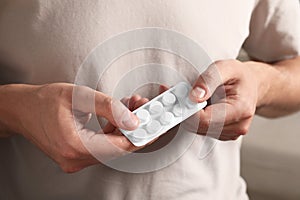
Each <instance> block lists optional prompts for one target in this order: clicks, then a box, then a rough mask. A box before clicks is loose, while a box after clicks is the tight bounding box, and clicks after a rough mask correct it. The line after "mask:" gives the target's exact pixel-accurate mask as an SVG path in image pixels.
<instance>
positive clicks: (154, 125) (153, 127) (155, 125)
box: [146, 120, 161, 134]
mask: <svg viewBox="0 0 300 200" xmlns="http://www.w3.org/2000/svg"><path fill="white" fill-rule="evenodd" d="M146 128H147V131H148V132H149V133H150V134H154V133H156V132H157V131H159V130H160V128H161V125H160V123H159V122H158V121H157V120H153V121H152V122H150V123H149V124H148V125H147V127H146Z"/></svg>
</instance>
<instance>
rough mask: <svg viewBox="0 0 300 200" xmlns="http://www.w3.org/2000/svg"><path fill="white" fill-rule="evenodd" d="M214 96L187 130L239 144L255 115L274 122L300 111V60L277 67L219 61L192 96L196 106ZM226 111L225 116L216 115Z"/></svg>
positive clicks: (198, 81)
mask: <svg viewBox="0 0 300 200" xmlns="http://www.w3.org/2000/svg"><path fill="white" fill-rule="evenodd" d="M214 96H216V98H212V99H214V100H213V103H212V104H211V105H209V106H207V107H206V108H205V109H204V110H201V111H200V112H198V113H197V114H196V115H195V116H193V118H194V120H191V119H189V120H187V121H186V123H187V124H188V125H189V126H186V127H189V128H191V129H194V130H196V131H197V133H199V134H201V135H206V134H208V135H213V136H216V137H218V139H220V140H236V139H237V138H238V137H239V136H241V135H245V134H246V133H247V132H248V130H249V127H250V124H251V122H252V119H253V117H254V115H255V114H257V115H260V116H263V117H267V118H275V117H281V116H284V115H288V114H291V113H293V112H296V111H298V110H299V109H300V98H299V97H300V57H296V58H293V59H289V60H284V61H280V62H276V63H274V64H266V63H263V62H254V61H249V62H240V61H237V60H222V61H218V62H216V63H214V64H213V65H211V66H210V67H209V68H208V69H207V70H206V71H205V72H204V73H203V74H201V75H200V76H199V78H198V80H197V81H196V82H195V83H194V86H193V90H192V91H191V92H190V98H191V100H192V101H195V102H203V101H205V100H208V99H209V98H211V97H214ZM224 111H225V115H224V114H220V115H218V114H216V113H218V112H221V113H224ZM213 113H215V115H213ZM195 119H198V122H197V123H195ZM199 119H200V120H199ZM211 127H213V128H211ZM209 128H210V129H209ZM208 130H209V132H207V131H208ZM214 130H216V131H217V132H218V133H214Z"/></svg>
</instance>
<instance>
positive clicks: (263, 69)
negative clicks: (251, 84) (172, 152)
mask: <svg viewBox="0 0 300 200" xmlns="http://www.w3.org/2000/svg"><path fill="white" fill-rule="evenodd" d="M245 64H246V65H247V66H248V68H249V70H250V71H251V72H252V74H253V76H252V77H254V81H255V82H256V84H255V85H256V88H257V102H256V108H257V109H259V108H261V107H264V106H267V105H268V104H269V103H270V99H269V92H270V88H271V84H273V83H272V81H271V77H272V74H273V73H274V70H273V69H272V66H271V65H268V64H265V63H260V62H255V61H247V62H245Z"/></svg>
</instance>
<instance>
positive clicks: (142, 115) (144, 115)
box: [136, 109, 150, 123]
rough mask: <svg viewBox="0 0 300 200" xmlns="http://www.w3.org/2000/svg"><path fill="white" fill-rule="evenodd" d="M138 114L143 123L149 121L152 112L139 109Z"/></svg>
mask: <svg viewBox="0 0 300 200" xmlns="http://www.w3.org/2000/svg"><path fill="white" fill-rule="evenodd" d="M136 116H137V117H138V118H139V119H140V122H141V123H147V122H148V121H149V120H150V113H149V112H148V111H147V110H145V109H141V110H139V111H138V112H137V113H136Z"/></svg>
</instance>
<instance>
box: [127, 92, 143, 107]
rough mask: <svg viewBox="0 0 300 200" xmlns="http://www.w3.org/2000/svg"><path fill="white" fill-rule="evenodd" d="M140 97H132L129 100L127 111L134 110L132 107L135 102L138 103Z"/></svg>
mask: <svg viewBox="0 0 300 200" xmlns="http://www.w3.org/2000/svg"><path fill="white" fill-rule="evenodd" d="M141 98H142V97H141V96H140V95H133V96H132V97H131V98H130V100H129V106H128V108H129V110H134V105H135V103H136V102H137V101H139V100H140V99H141Z"/></svg>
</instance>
